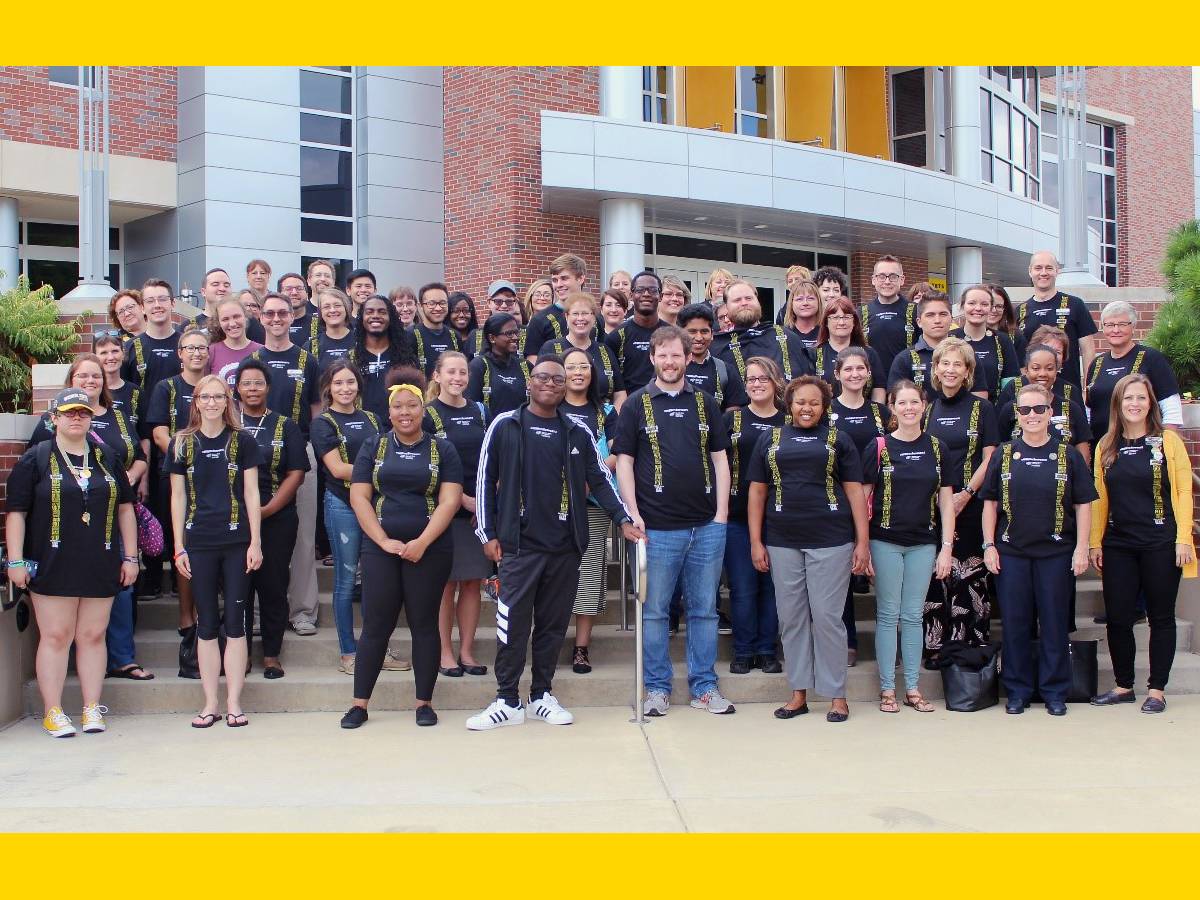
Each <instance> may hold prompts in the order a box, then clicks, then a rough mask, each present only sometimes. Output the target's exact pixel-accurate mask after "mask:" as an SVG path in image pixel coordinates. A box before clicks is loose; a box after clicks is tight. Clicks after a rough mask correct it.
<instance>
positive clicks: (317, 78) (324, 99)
mask: <svg viewBox="0 0 1200 900" xmlns="http://www.w3.org/2000/svg"><path fill="white" fill-rule="evenodd" d="M350 88H351V80H350V79H349V78H346V77H344V76H342V75H329V74H326V73H324V72H309V71H307V70H301V71H300V105H301V106H303V107H304V108H305V109H323V110H327V111H328V112H335V113H349V112H350Z"/></svg>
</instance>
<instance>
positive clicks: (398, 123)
mask: <svg viewBox="0 0 1200 900" xmlns="http://www.w3.org/2000/svg"><path fill="white" fill-rule="evenodd" d="M89 71H90V70H88V69H86V68H85V69H82V70H81V69H79V68H76V67H40V68H39V67H3V68H0V110H2V111H0V269H3V270H4V271H5V272H6V273H7V276H6V278H7V280H12V278H13V277H14V275H15V273H16V272H21V273H24V274H27V275H29V277H30V280H31V282H33V284H34V285H35V286H36V285H37V284H39V283H42V282H46V283H50V284H52V285H53V286H54V288H55V291H56V293H57V294H58V295H59V296H62V295H63V294H65V293H66V292H67V291H68V290H70V289H71V287H73V286H74V281H75V278H76V277H77V272H78V250H77V244H78V229H77V225H76V223H77V206H76V204H77V196H78V179H79V175H78V168H77V160H76V153H75V151H74V148H75V147H76V146H77V143H76V141H77V138H76V131H75V104H76V100H77V97H78V94H79V92H80V91H81V90H88V89H89V83H90V76H89ZM1053 75H1054V70H1053V69H1045V68H1041V69H1039V68H1037V67H1023V66H1011V67H996V66H991V67H961V66H960V67H944V66H927V67H856V66H837V67H791V66H645V67H625V66H620V67H584V66H578V67H574V66H566V67H505V68H479V67H445V68H437V67H432V68H422V67H372V66H311V67H309V66H302V67H181V68H174V67H115V68H113V69H112V70H111V128H110V130H111V163H110V176H109V196H110V212H111V222H112V228H111V231H110V264H111V265H110V281H111V283H112V284H113V285H114V286H124V285H137V284H140V283H141V282H142V281H143V280H144V279H146V278H148V277H151V276H158V277H165V278H167V279H168V280H169V281H171V282H172V283H173V284H176V285H178V286H183V285H190V286H192V287H196V286H197V285H198V283H199V280H200V278H201V276H202V274H203V272H204V271H205V270H206V269H208V268H210V267H212V266H217V265H220V266H223V267H226V268H228V269H229V270H230V272H231V274H232V275H233V280H234V282H235V284H237V283H238V282H239V281H240V277H241V271H242V270H243V268H244V266H245V264H246V263H247V262H248V261H249V260H250V259H252V258H256V257H261V258H263V259H266V260H267V261H268V262H270V263H271V265H272V268H273V269H274V271H275V273H276V274H277V275H278V274H281V273H283V272H288V271H303V268H304V266H305V265H306V263H307V262H308V261H310V260H312V259H315V258H329V259H333V260H335V261H336V262H337V264H338V266H339V268H340V269H341V270H342V271H343V273H344V271H346V270H348V269H349V268H351V267H353V266H356V265H358V266H365V267H367V268H370V269H372V270H373V271H375V273H376V274H377V276H378V278H379V284H380V287H381V288H383V289H387V288H390V287H393V286H395V285H398V284H409V285H417V284H421V283H424V282H427V281H432V280H446V281H447V282H448V283H450V284H451V285H453V286H454V287H456V288H461V289H464V290H466V291H468V292H469V293H471V294H472V295H473V296H476V297H478V296H481V295H482V293H483V291H484V288H485V286H486V285H487V283H488V282H489V281H491V280H493V279H494V278H498V277H503V278H508V279H511V280H513V281H515V282H517V283H518V284H519V285H522V286H524V285H526V284H528V283H529V282H530V281H531V280H532V279H534V278H535V277H538V276H540V275H542V274H543V273H544V272H545V268H546V263H547V262H548V261H549V260H550V259H552V258H553V257H554V256H556V255H557V254H559V253H560V252H564V251H567V250H571V251H574V252H577V253H579V254H580V255H581V256H583V258H584V259H585V260H586V261H587V263H588V265H589V267H590V268H591V269H592V271H593V273H594V275H593V277H592V278H590V279H589V280H590V283H591V284H592V285H593V286H595V285H596V284H597V283H599V282H602V281H603V279H604V277H605V276H606V275H607V273H608V272H611V271H612V270H614V269H617V268H622V269H628V270H636V269H640V268H642V267H645V266H649V267H651V268H654V269H656V270H658V271H661V272H674V273H677V274H679V275H680V277H682V278H683V279H684V280H685V281H686V282H687V283H688V284H689V285H690V286H691V288H692V290H693V292H694V293H702V292H703V290H704V287H705V283H706V278H707V275H708V273H709V272H710V271H711V270H712V269H714V268H716V267H722V268H727V269H730V270H732V271H733V272H734V273H735V274H737V275H740V276H744V277H748V278H750V279H751V280H752V281H754V282H755V283H756V284H757V285H758V286H759V288H760V292H761V293H762V295H763V299H764V301H765V302H764V305H766V306H768V307H770V306H773V305H775V304H777V303H778V302H780V301H781V300H782V297H783V290H784V283H783V277H784V272H785V271H786V269H787V267H788V266H789V265H792V264H797V263H798V264H801V265H806V266H808V267H810V268H813V267H816V266H818V265H825V264H831V265H837V266H839V267H841V268H843V269H844V270H845V271H846V272H847V273H848V274H849V275H850V277H851V282H852V292H853V293H854V294H855V296H862V295H864V294H866V293H867V292H868V291H869V283H870V282H869V279H870V271H871V266H872V263H873V261H874V259H875V257H877V256H878V255H880V254H882V253H885V252H889V253H893V254H895V255H897V256H899V257H901V258H902V260H903V261H904V264H905V269H906V275H907V278H908V281H909V282H910V283H911V282H914V281H917V280H925V279H927V278H928V279H931V280H934V281H935V282H936V281H945V282H946V283H947V285H948V287H949V288H950V289H951V290H953V289H954V288H955V286H961V285H964V284H968V283H971V282H974V281H978V280H981V279H986V280H991V281H1000V282H1004V283H1006V284H1023V283H1026V275H1025V268H1026V263H1027V259H1028V254H1029V253H1030V252H1031V251H1032V250H1035V249H1041V248H1051V249H1055V248H1057V247H1058V245H1059V230H1060V216H1059V212H1058V207H1059V206H1060V203H1059V200H1060V198H1059V184H1058V182H1059V179H1058V172H1057V167H1058V147H1057V140H1058V138H1057V134H1058V121H1057V117H1058V109H1057V106H1056V103H1055V87H1056V85H1055V79H1054V77H1053ZM80 81H82V82H83V85H82V87H81V86H80ZM1087 85H1088V94H1087V100H1088V108H1087V148H1086V152H1087V172H1086V178H1085V185H1084V187H1083V188H1082V189H1081V190H1083V191H1085V192H1086V207H1085V208H1086V217H1087V223H1088V226H1089V232H1088V261H1087V268H1088V269H1089V270H1090V272H1091V274H1092V275H1093V276H1095V277H1097V278H1099V279H1100V281H1102V282H1103V283H1106V284H1108V285H1111V286H1147V287H1150V286H1157V285H1159V284H1160V283H1161V276H1160V275H1159V274H1158V261H1159V257H1160V255H1161V248H1162V246H1163V243H1164V240H1165V237H1166V234H1167V233H1168V232H1169V230H1170V229H1171V228H1173V227H1175V226H1176V225H1178V224H1179V223H1180V222H1182V221H1184V220H1186V219H1189V218H1191V217H1192V216H1193V215H1195V212H1196V196H1197V190H1198V189H1197V188H1196V185H1197V184H1200V181H1198V180H1197V177H1196V159H1198V158H1200V156H1198V155H1197V153H1196V144H1195V137H1194V135H1195V131H1196V126H1195V124H1194V122H1193V113H1192V102H1191V76H1190V72H1189V70H1188V69H1185V68H1172V67H1155V68H1106V67H1097V68H1092V69H1089V70H1088V72H1087Z"/></svg>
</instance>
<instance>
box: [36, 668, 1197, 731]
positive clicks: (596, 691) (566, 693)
mask: <svg viewBox="0 0 1200 900" xmlns="http://www.w3.org/2000/svg"><path fill="white" fill-rule="evenodd" d="M152 670H153V671H154V673H155V675H156V678H155V680H153V681H150V682H140V683H139V682H131V681H124V680H115V681H114V680H109V681H107V682H106V683H105V685H104V698H103V701H104V703H105V705H106V706H108V707H109V709H110V710H111V711H112V714H114V715H131V714H142V713H180V714H192V713H195V711H196V710H197V709H198V708H199V707H200V705H201V703H202V693H201V688H200V682H199V681H192V680H188V679H183V678H178V677H176V674H175V670H174V668H173V667H172V668H169V669H168V668H158V669H152ZM899 674H900V673H899V672H897V677H898V681H900V682H901V683H902V679H900V678H899ZM1148 674H1149V668H1148V661H1147V659H1146V656H1145V654H1140V655H1139V657H1138V667H1137V672H1136V680H1135V683H1136V684H1137V685H1138V688H1139V694H1140V693H1142V692H1143V691H1142V689H1141V686H1142V685H1144V684H1145V681H1146V678H1147V676H1148ZM718 675H719V676H720V687H721V691H722V693H724V694H725V695H726V696H727V697H729V698H730V699H731V700H733V701H734V702H735V703H781V702H783V701H785V700H787V699H788V697H789V696H790V692H789V689H788V686H787V681H786V679H785V676H783V675H764V674H762V673H761V672H752V673H750V674H749V675H729V674H728V672H727V671H726V670H725V667H719V668H718ZM353 681H354V680H353V678H352V677H350V676H348V675H344V674H342V673H340V672H338V671H336V670H335V669H334V668H333V667H332V666H327V667H322V668H312V667H296V668H291V667H289V668H288V673H287V676H286V677H285V678H282V679H279V680H277V681H266V680H265V679H264V678H263V677H262V674H261V670H256V671H255V672H253V673H252V674H251V676H250V678H249V679H248V680H247V683H246V688H245V692H244V694H243V704H244V707H245V709H246V711H247V712H249V713H260V712H298V711H320V710H325V711H329V712H331V713H333V712H342V711H344V710H345V709H346V708H347V707H348V706H349V705H350V701H351V698H352V696H353ZM1099 684H1100V689H1101V690H1106V689H1107V688H1108V687H1110V686H1111V685H1112V669H1111V667H1110V666H1109V664H1108V660H1107V658H1106V657H1102V658H1101V660H1100V679H1099ZM495 688H496V683H495V680H494V679H493V678H492V677H491V675H490V674H489V675H487V676H484V677H478V678H473V677H463V678H444V677H439V678H438V681H437V686H436V689H435V691H434V704H435V705H436V706H437V707H438V708H439V709H443V710H449V709H458V710H474V709H482V708H483V707H484V706H486V705H487V704H488V703H490V702H491V700H492V699H493V698H494V696H495ZM920 688H921V691H922V692H923V693H924V694H925V696H926V697H928V698H930V699H933V700H939V699H941V698H942V682H941V676H940V675H939V674H938V673H936V672H926V671H924V670H922V672H921V677H920ZM521 689H522V691H523V692H525V691H527V690H528V675H527V676H526V678H525V680H523V681H522V686H521ZM1168 691H1169V692H1170V693H1172V694H1196V693H1200V656H1197V655H1195V654H1192V653H1181V654H1178V655H1177V656H1176V657H1175V665H1174V667H1173V669H1172V671H1171V682H1170V685H1169V687H1168ZM554 692H555V695H556V696H557V697H558V699H559V700H560V701H561V702H562V703H563V704H564V705H565V706H567V707H589V706H625V705H629V704H630V703H631V702H632V696H633V665H632V663H625V664H621V663H617V662H610V661H604V662H599V663H597V664H596V666H595V668H594V669H593V671H592V672H591V674H588V675H576V674H575V673H573V672H572V671H571V670H570V667H569V666H567V667H561V668H560V669H559V670H558V673H557V675H556V676H555V680H554ZM672 694H673V696H674V698H675V701H676V703H681V702H682V703H686V700H687V697H688V688H687V679H686V673H685V671H684V669H683V667H682V666H680V665H676V666H675V677H674V680H673V682H672ZM847 695H848V698H849V699H850V700H855V701H870V700H874V699H877V698H878V696H879V679H878V669H877V667H876V665H875V664H874V663H873V662H864V663H860V664H859V665H858V666H856V667H855V668H853V669H849V670H848V671H847ZM24 700H25V708H26V712H27V713H28V714H30V715H34V716H40V715H41V713H42V708H41V700H40V698H39V696H38V692H37V684H36V683H35V682H33V681H29V682H27V683H26V684H25V686H24ZM63 700H64V703H63V705H64V707H65V708H66V709H67V711H68V713H69V714H71V715H75V714H76V713H77V711H78V710H79V708H80V705H81V702H82V700H81V697H80V694H79V683H78V680H77V679H76V678H75V677H74V676H71V677H69V678H68V679H67V684H66V689H65V692H64V697H63ZM413 701H414V695H413V676H412V673H411V672H383V673H381V675H380V678H379V682H378V684H377V686H376V689H375V694H374V696H373V697H372V699H371V708H372V709H409V708H411V707H412V706H413ZM180 727H184V724H183V723H180ZM330 727H336V726H335V722H334V720H333V719H332V718H331V720H330Z"/></svg>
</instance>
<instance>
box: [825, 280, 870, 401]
mask: <svg viewBox="0 0 1200 900" xmlns="http://www.w3.org/2000/svg"><path fill="white" fill-rule="evenodd" d="M850 347H858V348H860V349H861V350H862V353H863V358H864V359H865V360H866V361H867V380H866V382H865V383H864V384H863V385H862V386H861V393H862V394H863V395H864V396H867V397H870V398H871V400H873V401H874V402H875V403H879V404H882V403H883V398H884V395H885V394H886V393H887V370H886V369H885V368H884V367H883V363H882V362H881V361H880V359H879V354H877V353H876V352H875V351H874V350H873V349H872V348H870V347H868V346H867V341H866V339H865V338H864V337H863V334H862V325H861V324H860V323H859V321H858V317H857V316H856V315H855V311H854V303H853V302H852V301H851V300H850V298H849V297H838V298H836V299H834V300H830V301H829V302H828V303H827V304H825V311H824V317H823V318H822V320H821V328H820V330H819V332H818V334H817V343H816V345H815V346H813V347H812V348H811V349H810V350H809V351H808V355H809V358H810V359H812V361H813V369H814V370H815V374H817V375H819V376H820V377H822V378H824V379H825V382H826V383H827V384H828V385H829V386H830V387H832V388H833V395H834V397H837V396H838V395H839V394H841V392H842V382H841V381H840V380H839V379H838V378H837V377H836V372H835V370H836V368H837V361H838V356H839V354H840V353H841V352H842V351H843V350H847V349H849V348H850Z"/></svg>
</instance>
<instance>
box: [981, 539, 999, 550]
mask: <svg viewBox="0 0 1200 900" xmlns="http://www.w3.org/2000/svg"><path fill="white" fill-rule="evenodd" d="M995 547H996V542H995V541H984V542H983V549H984V550H993V549H995Z"/></svg>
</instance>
